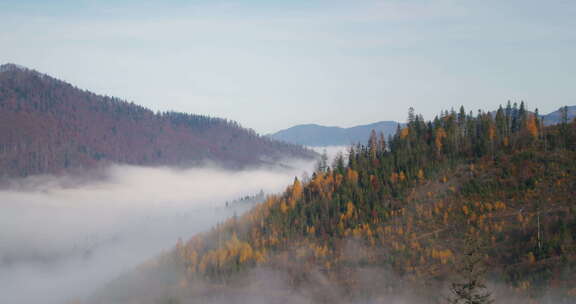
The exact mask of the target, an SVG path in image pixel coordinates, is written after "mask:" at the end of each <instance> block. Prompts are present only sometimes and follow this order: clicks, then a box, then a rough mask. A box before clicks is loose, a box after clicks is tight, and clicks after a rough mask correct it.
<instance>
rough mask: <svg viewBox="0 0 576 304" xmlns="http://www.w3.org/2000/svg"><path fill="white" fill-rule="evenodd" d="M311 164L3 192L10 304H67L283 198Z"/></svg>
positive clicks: (67, 182)
mask: <svg viewBox="0 0 576 304" xmlns="http://www.w3.org/2000/svg"><path fill="white" fill-rule="evenodd" d="M311 168H312V164H311V163H304V162H292V163H291V166H290V167H289V168H284V169H269V168H259V169H251V170H244V171H227V170H222V169H217V168H214V167H203V168H196V169H186V170H184V169H169V168H141V167H128V166H114V167H111V168H109V169H107V170H104V171H102V172H100V173H99V174H97V176H96V177H91V178H87V177H80V176H60V177H52V176H36V177H29V178H26V179H20V180H13V181H11V183H10V184H9V185H8V186H5V187H4V188H3V189H2V190H0V204H1V205H2V212H1V213H0V303H22V304H27V303H46V304H51V303H65V302H66V301H71V300H74V299H81V298H84V297H86V296H88V295H89V294H90V293H92V292H93V291H94V290H96V289H97V288H99V287H101V286H102V285H103V284H105V283H106V282H109V281H110V280H112V279H114V278H115V277H117V276H119V275H120V274H121V273H123V272H125V271H127V270H129V269H131V268H133V267H135V266H136V265H138V264H140V263H142V262H143V261H145V260H147V259H150V258H152V257H154V256H155V255H157V254H159V253H160V252H162V251H163V250H168V249H170V248H171V247H172V246H174V244H175V243H176V241H177V239H178V238H183V239H186V238H189V237H191V236H192V235H193V234H195V233H197V232H200V231H204V230H207V229H210V227H212V226H213V225H214V224H216V223H218V222H220V221H223V220H224V219H226V218H227V217H230V216H233V215H234V214H240V213H242V212H243V211H245V210H246V209H247V208H249V207H250V204H247V203H232V204H229V206H228V207H227V206H226V202H230V201H233V200H235V199H238V198H241V197H246V196H249V195H254V194H257V193H259V192H260V191H264V192H265V193H276V192H280V191H282V190H283V189H284V188H285V187H286V185H288V184H290V183H291V182H292V180H293V178H294V177H295V176H301V175H302V174H303V172H305V171H307V172H310V169H311Z"/></svg>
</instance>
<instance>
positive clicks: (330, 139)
mask: <svg viewBox="0 0 576 304" xmlns="http://www.w3.org/2000/svg"><path fill="white" fill-rule="evenodd" d="M399 124H400V125H403V124H402V123H398V122H395V121H379V122H374V123H370V124H365V125H358V126H352V127H349V128H344V127H338V126H323V125H319V124H315V123H310V124H301V125H296V126H293V127H290V128H288V129H284V130H280V131H278V132H276V133H272V134H268V135H267V136H268V137H270V138H273V139H276V140H281V141H284V142H289V143H296V144H301V145H305V146H320V147H321V146H342V145H353V144H356V143H359V142H366V141H367V140H368V137H369V136H370V132H371V131H372V130H375V131H377V132H383V133H384V136H385V137H388V136H390V135H392V134H394V132H396V129H397V128H398V125H399Z"/></svg>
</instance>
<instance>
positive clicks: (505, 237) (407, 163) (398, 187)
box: [154, 105, 576, 303]
mask: <svg viewBox="0 0 576 304" xmlns="http://www.w3.org/2000/svg"><path fill="white" fill-rule="evenodd" d="M575 150H576V121H574V122H568V121H563V122H562V123H561V124H560V125H557V126H553V127H543V124H542V122H541V121H540V120H539V119H538V116H537V115H535V114H533V113H530V112H528V111H527V110H526V109H525V108H524V106H523V105H520V106H514V105H508V106H507V107H504V108H500V109H498V111H497V112H495V113H486V112H478V113H477V114H476V115H473V114H472V113H467V112H466V111H465V110H464V109H463V108H461V110H460V111H459V112H455V111H451V112H443V113H442V114H441V115H440V116H438V117H436V118H435V119H434V120H432V121H425V120H424V119H422V117H421V116H419V115H416V114H415V113H414V110H413V109H411V110H410V111H409V116H408V123H407V126H406V127H405V128H399V129H398V132H397V134H396V135H394V136H393V137H390V138H388V139H386V138H384V136H381V135H380V136H379V135H378V134H376V133H373V134H372V136H371V138H370V141H369V142H368V143H367V144H366V145H357V146H354V147H351V148H350V151H349V152H348V154H347V155H345V156H344V155H341V156H339V157H337V158H336V160H335V161H334V163H333V164H330V165H329V164H327V163H325V162H324V163H322V162H321V163H320V164H319V166H318V170H317V171H316V172H314V173H313V175H312V177H311V178H310V179H309V180H304V181H301V180H299V179H297V178H296V179H295V180H294V183H293V184H292V185H291V186H289V187H288V188H287V189H286V191H285V192H284V193H283V194H280V195H276V196H269V197H268V199H267V200H266V201H265V202H264V203H262V204H259V205H257V206H256V207H255V208H253V209H252V210H251V211H250V212H248V213H247V214H245V215H243V216H241V217H235V218H232V219H230V220H228V221H227V222H225V223H223V224H221V225H218V226H217V227H215V228H214V229H213V230H212V231H210V232H208V233H205V234H200V235H197V236H194V237H193V238H192V239H190V240H188V241H186V242H179V243H178V244H177V246H176V248H175V250H174V251H172V252H171V253H169V254H166V255H164V256H162V257H161V258H160V259H159V260H158V261H156V263H157V264H156V265H173V266H174V265H176V266H175V267H176V268H177V269H179V270H180V271H181V272H180V281H179V282H180V287H182V288H186V286H188V284H189V283H190V282H194V281H195V280H208V281H213V282H220V283H226V282H228V281H229V280H231V278H233V277H235V276H236V275H237V274H241V273H242V272H243V270H246V269H251V268H253V267H254V266H256V265H260V266H264V267H272V268H276V269H287V272H288V273H290V274H291V278H292V281H291V282H292V285H293V286H298V285H299V284H305V283H303V282H304V281H306V275H305V273H306V272H307V270H309V269H319V270H320V271H321V272H322V273H323V274H324V275H325V276H326V277H327V278H328V279H329V280H331V281H332V282H334V283H336V284H338V286H339V287H340V288H341V291H343V292H344V294H346V295H348V296H350V297H355V296H360V295H362V294H366V293H368V292H369V291H367V290H365V289H363V288H365V286H364V284H362V283H361V280H360V279H359V276H358V275H357V270H358V269H360V268H362V267H370V269H381V270H382V272H381V274H384V273H388V271H389V270H392V271H393V272H394V274H396V275H398V276H399V278H401V279H399V280H384V279H382V281H378V284H379V286H378V292H380V293H390V294H392V293H394V292H400V289H401V286H400V284H401V282H403V283H402V284H404V283H405V282H410V283H411V284H414V285H419V286H425V287H426V288H422V289H415V290H416V291H415V292H416V293H418V292H427V293H431V294H433V295H434V298H438V297H439V296H440V295H438V294H437V293H438V291H439V290H441V289H442V288H441V287H442V286H444V285H443V284H445V283H446V282H447V280H449V279H450V278H452V277H453V276H454V275H455V272H454V269H455V265H457V264H458V263H459V262H460V260H461V258H462V255H463V250H464V241H465V236H473V237H474V238H475V239H477V240H478V241H479V243H482V244H483V245H482V252H481V255H482V256H483V257H485V259H484V260H485V262H486V263H487V265H488V267H489V272H488V274H489V278H490V279H491V280H493V281H494V282H496V283H502V284H503V285H505V286H507V288H508V289H507V291H508V292H510V293H511V294H512V295H523V296H526V295H527V296H530V297H532V298H533V299H538V298H541V297H543V296H544V295H546V293H547V292H549V291H551V290H554V292H555V295H556V296H557V297H558V298H557V301H558V302H556V303H571V302H570V301H574V299H575V297H576V289H575V288H574V285H573V282H574V280H576V277H575V276H574V273H576V272H574V270H576V246H575V244H576V243H575V242H574V240H576V198H575V194H576V193H575V189H576V179H575V175H574V174H575V172H576V162H575V161H574V160H575V159H576V151H575ZM154 267H156V266H154ZM294 267H296V268H294ZM294 269H300V270H299V271H296V270H294ZM374 279H375V280H378V279H377V277H375V278H374ZM370 292H374V290H371V291H370Z"/></svg>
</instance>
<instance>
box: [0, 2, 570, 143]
mask: <svg viewBox="0 0 576 304" xmlns="http://www.w3.org/2000/svg"><path fill="white" fill-rule="evenodd" d="M575 16H576V1H574V0H565V1H560V0H548V1H542V0H540V1H531V0H523V1H521V0H515V1H512V0H511V1H502V0H499V1H495V0H483V1H456V0H438V1H429V0H414V1H410V0H396V1H387V0H356V1H344V0H331V1H313V0H312V1H304V0H300V1H295V0H292V1H256V0H253V1H216V0H212V1H176V0H171V1H112V0H106V1H83V0H76V1H25V0H18V1H16V0H3V1H2V2H0V63H5V62H13V63H17V64H21V65H24V66H28V67H31V68H34V69H37V70H39V71H41V72H45V73H48V74H51V75H53V76H56V77H58V78H61V79H64V80H66V81H68V82H71V83H72V84H75V85H77V86H79V87H81V88H84V89H88V90H91V91H94V92H96V93H99V94H106V95H113V96H117V97H121V98H124V99H127V100H130V101H134V102H136V103H139V104H142V105H145V106H147V107H150V108H152V109H154V110H178V111H185V112H192V113H199V114H207V115H212V116H219V117H226V118H230V119H234V120H237V121H239V122H240V123H242V125H244V126H246V127H250V128H254V129H255V130H256V131H258V132H261V133H267V132H272V131H277V130H279V129H283V128H287V127H290V126H292V125H295V124H300V123H319V124H325V125H338V126H352V125H356V124H365V123H371V122H375V121H379V120H404V119H405V117H406V113H407V108H408V107H410V106H413V107H414V108H416V110H417V111H418V112H421V113H423V114H424V116H425V117H427V118H432V116H433V115H435V114H437V113H438V112H439V111H440V110H441V109H449V108H450V107H452V106H454V107H458V106H459V105H461V104H463V105H464V106H466V107H467V108H468V109H474V110H476V109H478V108H481V109H493V108H495V107H496V106H497V105H498V104H500V103H505V102H506V101H507V100H508V99H511V100H515V101H519V100H525V101H526V102H527V103H528V104H529V106H530V107H531V108H534V107H538V108H540V111H541V112H542V113H547V112H550V111H553V110H555V109H557V108H558V107H560V106H562V105H565V104H570V105H573V104H576V95H575V93H576V59H575V54H576V17H575Z"/></svg>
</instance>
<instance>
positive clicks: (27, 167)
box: [0, 64, 314, 177]
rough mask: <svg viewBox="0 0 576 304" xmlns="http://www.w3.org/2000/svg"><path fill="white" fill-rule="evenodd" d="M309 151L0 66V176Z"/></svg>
mask: <svg viewBox="0 0 576 304" xmlns="http://www.w3.org/2000/svg"><path fill="white" fill-rule="evenodd" d="M313 156H314V154H313V153H312V152H310V151H308V150H306V149H304V148H302V147H300V146H296V145H292V144H286V143H280V142H277V141H274V140H270V139H268V138H265V137H261V136H259V135H257V134H256V133H255V132H254V131H252V130H247V129H244V128H242V127H241V126H239V125H238V124H237V123H236V122H233V121H229V120H225V119H220V118H212V117H207V116H200V115H191V114H184V113H177V112H164V113H154V112H152V111H151V110H149V109H146V108H144V107H142V106H138V105H135V104H133V103H128V102H126V101H123V100H120V99H118V98H113V97H105V96H100V95H96V94H94V93H91V92H87V91H83V90H80V89H78V88H76V87H73V86H72V85H70V84H68V83H65V82H63V81H60V80H57V79H54V78H51V77H49V76H47V75H44V74H41V73H38V72H36V71H32V70H28V69H26V68H23V67H20V66H17V65H13V64H7V65H2V66H0V172H1V173H0V177H2V176H4V177H6V176H9V177H10V176H27V175H31V174H41V173H58V172H61V171H63V170H66V169H70V168H79V167H84V168H91V167H94V166H97V165H98V164H101V163H103V162H115V163H124V164H134V165H190V164H194V163H197V162H200V161H204V160H210V161H214V162H217V163H220V164H222V165H225V166H230V167H241V166H247V165H256V164H261V163H263V162H266V161H277V160H279V159H281V158H311V157H313Z"/></svg>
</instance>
